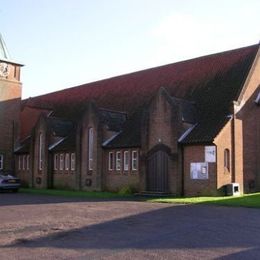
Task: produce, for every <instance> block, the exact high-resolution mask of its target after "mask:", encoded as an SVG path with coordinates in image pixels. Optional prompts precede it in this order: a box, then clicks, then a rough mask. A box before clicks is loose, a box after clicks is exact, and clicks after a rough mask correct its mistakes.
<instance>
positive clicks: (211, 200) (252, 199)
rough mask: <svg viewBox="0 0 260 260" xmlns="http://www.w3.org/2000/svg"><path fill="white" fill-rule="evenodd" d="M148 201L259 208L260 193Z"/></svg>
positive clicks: (151, 200)
mask: <svg viewBox="0 0 260 260" xmlns="http://www.w3.org/2000/svg"><path fill="white" fill-rule="evenodd" d="M148 201H150V202H163V203H182V204H214V205H223V206H234V207H250V208H260V193H253V194H247V195H243V196H238V197H229V196H226V197H192V198H170V197H167V198H157V199H148Z"/></svg>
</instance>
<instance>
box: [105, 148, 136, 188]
mask: <svg viewBox="0 0 260 260" xmlns="http://www.w3.org/2000/svg"><path fill="white" fill-rule="evenodd" d="M125 151H128V152H129V166H128V170H125V169H124V152H125ZM133 151H136V152H137V155H138V162H137V165H138V167H137V170H133V168H132V152H133ZM117 152H120V153H121V163H120V165H121V166H120V170H117V169H116V153H117ZM109 153H113V163H112V164H113V166H112V167H110V169H109ZM139 153H140V151H139V149H138V148H136V149H135V148H131V149H130V148H125V149H113V150H105V151H104V153H103V155H104V159H103V165H104V168H103V169H104V170H103V171H104V175H103V178H104V189H105V190H108V191H120V190H121V189H122V188H126V187H129V188H131V189H132V190H133V191H140V189H141V188H140V182H139V174H140V156H139Z"/></svg>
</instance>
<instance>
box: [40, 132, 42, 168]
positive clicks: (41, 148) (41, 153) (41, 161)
mask: <svg viewBox="0 0 260 260" xmlns="http://www.w3.org/2000/svg"><path fill="white" fill-rule="evenodd" d="M39 170H42V133H40V135H39Z"/></svg>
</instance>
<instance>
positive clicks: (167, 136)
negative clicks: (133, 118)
mask: <svg viewBox="0 0 260 260" xmlns="http://www.w3.org/2000/svg"><path fill="white" fill-rule="evenodd" d="M167 95H168V94H167V93H165V91H164V90H163V89H160V90H159V92H158V93H157V95H156V96H155V97H154V98H153V99H152V101H151V103H150V105H149V108H148V113H147V116H148V120H147V128H146V129H145V128H144V130H146V131H147V132H146V134H147V136H148V137H147V138H146V139H147V143H148V144H147V146H144V145H143V146H144V147H146V149H145V153H146V156H147V153H148V152H149V151H150V150H151V149H152V148H153V147H155V146H156V145H160V144H164V145H166V146H167V147H169V148H170V150H171V152H170V153H171V156H169V161H168V182H169V192H170V193H173V194H177V195H180V194H181V192H182V174H181V164H182V163H181V150H180V148H179V147H178V138H179V137H180V135H181V134H182V133H183V131H184V129H183V124H182V122H181V118H180V110H179V107H178V106H177V105H173V104H172V103H170V101H169V96H167ZM142 136H143V138H145V136H144V134H143V135H142ZM146 162H147V161H146ZM142 171H144V172H143V173H144V174H143V175H142V176H144V177H142V180H141V182H142V183H143V184H146V174H147V172H146V171H147V167H146V166H144V167H143V169H142ZM145 190H147V188H146V187H145Z"/></svg>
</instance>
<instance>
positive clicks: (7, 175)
mask: <svg viewBox="0 0 260 260" xmlns="http://www.w3.org/2000/svg"><path fill="white" fill-rule="evenodd" d="M0 178H1V179H6V178H13V176H12V175H10V174H6V175H4V174H0Z"/></svg>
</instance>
